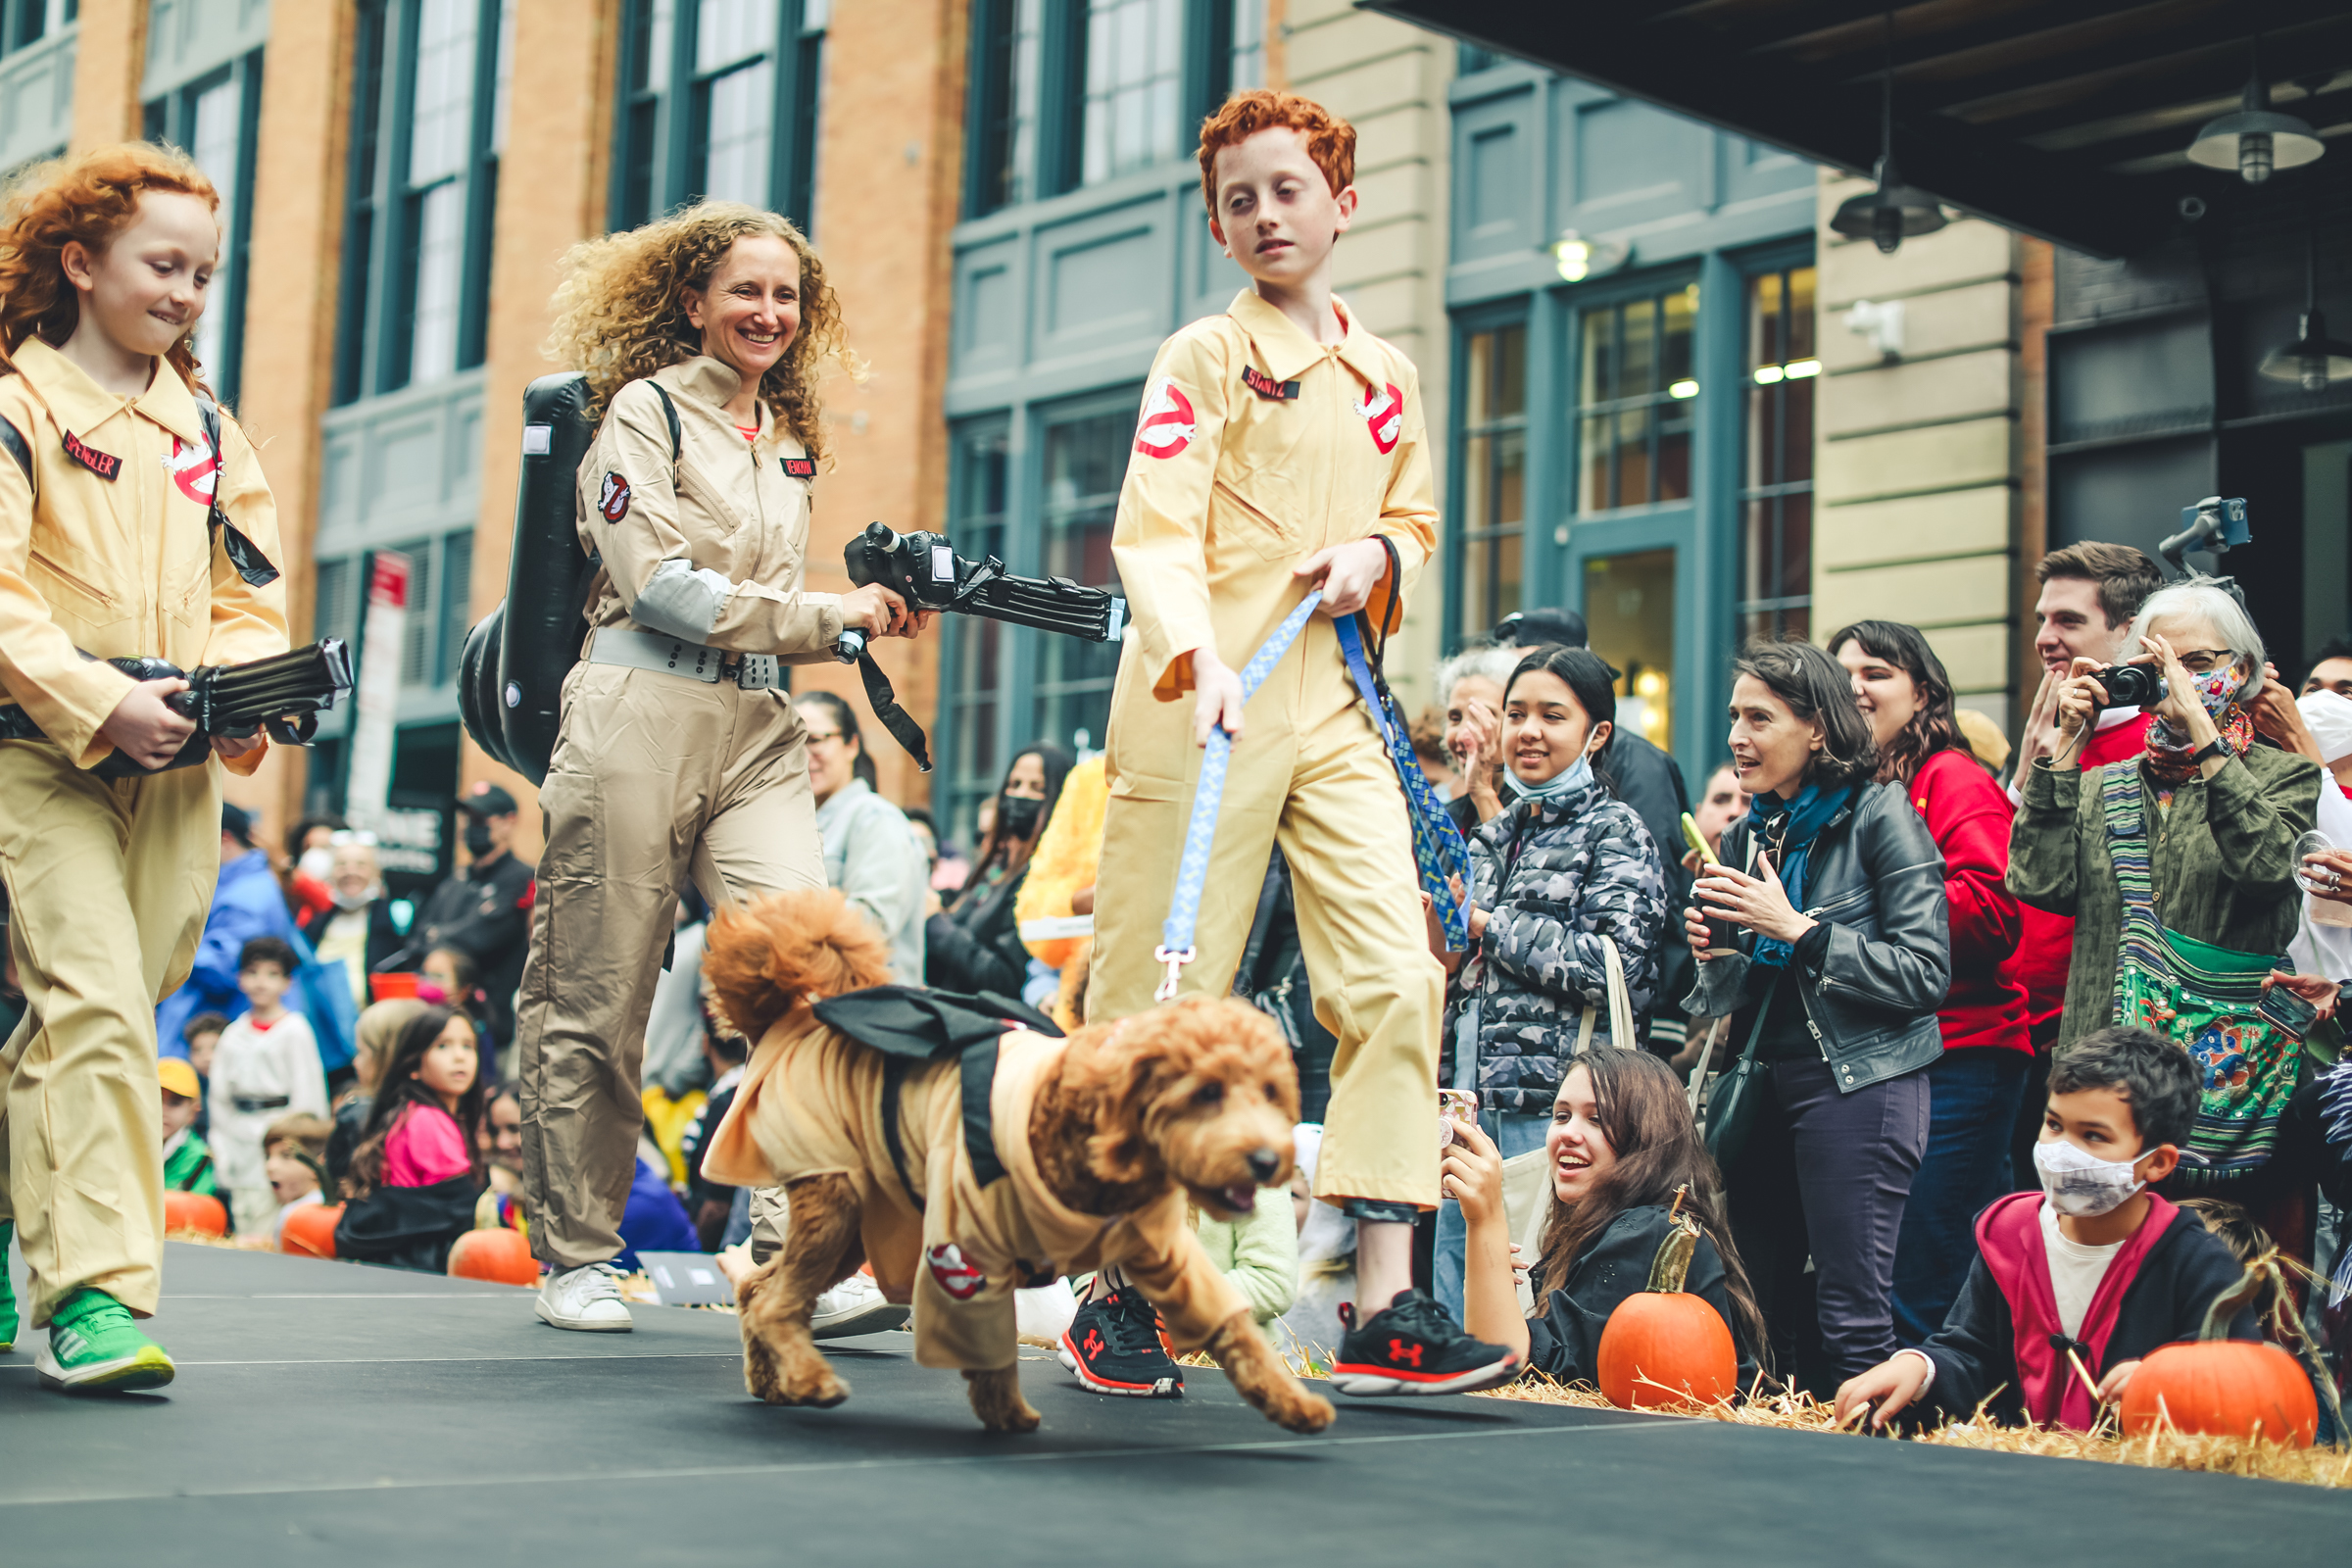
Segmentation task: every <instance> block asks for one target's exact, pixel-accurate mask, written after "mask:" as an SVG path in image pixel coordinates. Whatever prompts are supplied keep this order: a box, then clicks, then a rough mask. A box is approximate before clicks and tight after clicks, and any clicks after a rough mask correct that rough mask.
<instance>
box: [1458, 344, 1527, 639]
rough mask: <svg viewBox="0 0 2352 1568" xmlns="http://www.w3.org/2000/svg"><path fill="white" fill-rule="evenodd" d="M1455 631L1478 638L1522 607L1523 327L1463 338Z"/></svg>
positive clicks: (1524, 520)
mask: <svg viewBox="0 0 2352 1568" xmlns="http://www.w3.org/2000/svg"><path fill="white" fill-rule="evenodd" d="M1461 398H1462V414H1461V450H1460V454H1459V456H1458V458H1457V459H1456V461H1457V462H1458V463H1459V464H1460V473H1461V481H1460V482H1461V506H1460V512H1459V514H1458V515H1459V518H1460V525H1459V527H1458V528H1457V530H1456V537H1457V538H1458V539H1459V540H1460V544H1459V547H1458V548H1459V550H1460V552H1461V554H1460V558H1459V564H1458V565H1457V567H1456V570H1455V576H1454V582H1455V584H1456V591H1457V594H1458V598H1457V601H1456V607H1455V613H1456V621H1455V624H1456V625H1457V626H1458V628H1459V630H1460V634H1461V635H1462V636H1465V637H1469V636H1476V635H1479V634H1481V633H1483V632H1485V631H1486V630H1487V628H1488V627H1490V626H1493V625H1494V624H1495V622H1496V621H1498V620H1500V619H1501V618H1502V617H1503V616H1505V615H1507V614H1510V613H1512V612H1514V611H1516V610H1519V609H1521V608H1522V606H1523V596H1524V592H1525V582H1526V577H1525V573H1526V562H1527V323H1526V322H1524V321H1513V322H1509V323H1507V324H1504V325H1498V326H1491V327H1484V328H1481V329H1480V330H1478V331H1474V332H1471V333H1468V334H1467V335H1465V336H1464V338H1463V339H1462V376H1461Z"/></svg>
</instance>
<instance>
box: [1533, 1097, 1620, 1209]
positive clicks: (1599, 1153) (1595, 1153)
mask: <svg viewBox="0 0 2352 1568" xmlns="http://www.w3.org/2000/svg"><path fill="white" fill-rule="evenodd" d="M1544 1152H1545V1153H1546V1154H1549V1155H1550V1156H1551V1190H1552V1193H1553V1194H1554V1195H1555V1196H1556V1197H1557V1198H1558V1199H1559V1201H1561V1202H1563V1203H1575V1202H1579V1201H1582V1200H1584V1199H1585V1198H1586V1197H1587V1196H1589V1195H1590V1194H1591V1193H1592V1191H1593V1184H1594V1183H1596V1182H1598V1181H1599V1180H1600V1178H1601V1177H1603V1176H1605V1175H1607V1174H1608V1172H1609V1167H1611V1166H1612V1165H1615V1164H1616V1163H1617V1151H1616V1150H1615V1149H1613V1148H1611V1147H1610V1145H1609V1135H1608V1134H1607V1133H1604V1132H1602V1131H1601V1130H1600V1102H1599V1101H1598V1100H1596V1099H1594V1098H1593V1074H1592V1071H1591V1069H1589V1068H1585V1067H1571V1068H1569V1069H1568V1076H1567V1078H1565V1079H1564V1080H1562V1082H1561V1084H1560V1094H1559V1098H1558V1099H1557V1100H1555V1101H1553V1102H1552V1103H1551V1126H1550V1127H1549V1128H1547V1129H1545V1131H1544Z"/></svg>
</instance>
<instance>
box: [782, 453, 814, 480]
mask: <svg viewBox="0 0 2352 1568" xmlns="http://www.w3.org/2000/svg"><path fill="white" fill-rule="evenodd" d="M784 471H785V472H786V473H788V474H790V475H791V476H792V477H793V478H795V479H813V478H815V477H816V460H815V459H814V458H786V459H785V460H784Z"/></svg>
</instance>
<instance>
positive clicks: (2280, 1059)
mask: <svg viewBox="0 0 2352 1568" xmlns="http://www.w3.org/2000/svg"><path fill="white" fill-rule="evenodd" d="M2124 646H2125V647H2126V648H2136V649H2140V650H2142V652H2141V653H2139V654H2138V655H2137V656H2136V657H2134V658H2132V659H2131V660H2129V661H2127V662H2128V663H2131V664H2134V665H2140V666H2145V667H2147V668H2149V669H2152V670H2153V671H2155V672H2156V673H2157V674H2158V675H2160V676H2161V678H2162V685H2161V686H2160V687H2159V688H2157V689H2156V691H2155V694H2154V695H2153V696H2152V697H2150V698H2148V699H2147V700H2145V701H2143V702H2141V703H2140V704H2139V705H2138V706H2140V707H2141V708H2143V709H2145V710H2146V711H2148V712H2149V713H2151V714H2152V715H2154V721H2153V722H2152V723H2150V724H2149V726H2148V735H2147V751H2146V752H2145V753H2144V754H2143V755H2141V756H2139V757H2136V758H2133V759H2131V760H2128V761H2121V762H2110V763H2107V764H2106V765H2104V766H2102V767H2098V768H2094V769H2091V770H2090V771H2089V772H2087V773H2086V772H2084V771H2083V769H2082V762H2081V758H2082V745H2083V742H2084V740H2085V739H2086V738H2087V737H2088V735H2089V733H2090V731H2091V728H2092V725H2093V724H2094V722H2095V721H2096V719H2097V716H2098V713H2099V711H2101V710H2102V709H2105V708H2107V707H2109V706H2111V703H2110V695H2111V694H2110V690H2109V688H2110V686H2111V685H2113V684H2115V683H2116V682H2117V680H2118V676H2117V673H2116V672H2117V670H2118V669H2119V668H2120V666H2118V665H2113V664H2104V663H2100V662H2097V661H2095V660H2089V659H2078V660H2076V661H2075V662H2074V664H2073V666H2072V667H2071V669H2070V670H2069V672H2068V675H2067V678H2066V680H2065V682H2064V683H2063V685H2062V687H2061V688H2060V691H2059V696H2058V707H2059V731H2060V742H2061V744H2060V747H2059V750H2058V752H2057V755H2055V756H2053V757H2046V758H2041V759H2037V760H2035V761H2034V765H2033V767H2032V769H2031V771H2030V773H2029V775H2028V777H2027V779H2026V782H2025V807H2024V809H2022V810H2021V811H2020V812H2019V813H2018V817H2017V824H2016V827H2015V829H2014V832H2013V835H2012V837H2011V840H2010V849H2009V875H2008V885H2009V889H2010V891H2011V892H2013V893H2015V894H2016V895H2017V896H2018V898H2020V899H2021V900H2023V901H2025V902H2026V903H2028V904H2031V905H2033V906H2034V907H2037V908H2042V909H2047V910H2049V911H2051V912H2052V913H2055V914H2066V915H2072V916H2074V918H2075V921H2076V925H2075V947H2074V957H2073V961H2072V967H2071V968H2070V970H2069V972H2068V975H2067V987H2066V1012H2065V1016H2064V1021H2063V1022H2062V1024H2061V1025H2060V1028H2059V1033H2058V1042H2057V1043H2058V1045H2059V1046H2060V1047H2061V1048H2063V1047H2064V1046H2066V1045H2067V1044H2068V1043H2069V1042H2071V1041H2072V1040H2074V1039H2076V1038H2077V1037H2079V1036H2081V1035H2083V1034H2087V1033H2088V1032H2090V1031H2091V1030H2093V1029H2098V1028H2101V1027H2103V1026H2105V1025H2107V1024H2110V1023H2124V1024H2135V1025H2138V1026H2140V1027H2142V1028H2147V1029H2152V1030H2154V1031H2155V1032H2157V1033H2158V1034H2161V1035H2164V1036H2166V1037H2167V1038H2170V1039H2173V1040H2176V1041H2178V1042H2180V1045H2181V1046H2182V1047H2184V1048H2185V1049H2187V1050H2188V1051H2189V1052H2190V1054H2192V1055H2194V1056H2195V1057H2196V1058H2197V1061H2198V1063H2199V1066H2200V1067H2201V1068H2202V1070H2203V1074H2204V1079H2205V1093H2204V1096H2203V1099H2202V1101H2201V1103H2200V1104H2199V1110H2198V1118H2197V1126H2196V1131H2195V1134H2194V1135H2193V1137H2192V1138H2191V1141H2190V1150H2191V1152H2192V1153H2193V1154H2195V1155H2197V1156H2199V1159H2197V1160H2192V1161H2190V1162H2189V1163H2188V1164H2187V1165H2184V1166H2183V1171H2182V1175H2181V1176H2180V1177H2176V1178H2175V1181H2176V1182H2178V1183H2181V1184H2184V1185H2185V1186H2187V1187H2189V1188H2192V1189H2195V1190H2199V1191H2206V1192H2216V1191H2227V1192H2229V1193H2231V1194H2232V1195H2233V1196H2238V1197H2240V1198H2241V1199H2252V1200H2254V1201H2257V1202H2260V1201H2261V1200H2262V1199H2263V1197H2264V1196H2265V1195H2264V1194H2262V1193H2260V1192H2257V1191H2253V1190H2250V1189H2248V1188H2246V1187H2243V1186H2241V1185H2240V1184H2241V1182H2256V1181H2258V1180H2259V1178H2260V1177H2261V1174H2262V1172H2263V1169H2264V1167H2265V1165H2266V1164H2267V1163H2268V1162H2269V1160H2270V1156H2271V1154H2272V1152H2274V1150H2275V1149H2276V1148H2277V1141H2278V1118H2279V1115H2280V1113H2281V1112H2282V1111H2283V1110H2284V1109H2285V1106H2286V1103H2287V1101H2288V1099H2289V1098H2290V1097H2291V1096H2292V1094H2293V1093H2294V1088H2295V1080H2296V1073H2297V1069H2298V1066H2299V1063H2300V1059H2301V1054H2302V1035H2303V1031H2304V1029H2305V1028H2307V1027H2308V1026H2309V1024H2310V1022H2311V1020H2312V1018H2313V1016H2314V1014H2315V1010H2316V1009H2315V1006H2314V1005H2313V1004H2314V1003H2315V1002H2319V1001H2322V1000H2331V999H2332V996H2333V987H2332V986H2331V985H2329V984H2328V983H2327V981H2326V980H2325V979H2323V978H2322V977H2319V976H2292V975H2289V974H2283V973H2278V972H2277V971H2281V970H2285V969H2287V968H2288V966H2289V963H2290V960H2288V959H2287V958H2286V957H2285V954H2286V950H2287V944H2288V943H2289V942H2290V941H2291V940H2292V939H2293V938H2294V935H2295V928H2296V924H2297V920H2298V917H2299V916H2300V914H2301V912H2302V907H2303V889H2302V887H2301V885H2300V884H2299V882H2298V881H2297V878H2296V874H2295V873H2296V867H2297V858H2296V841H2297V839H2298V838H2299V837H2300V836H2301V835H2302V834H2303V833H2305V832H2307V831H2309V829H2310V828H2311V825H2312V819H2313V815H2314V812H2315V810H2316V808H2317V803H2318V799H2319V784H2320V770H2319V766H2318V764H2317V763H2315V762H2313V761H2312V760H2310V759H2309V758H2306V757H2300V756H2297V755H2295V754H2293V753H2291V752H2287V751H2281V750H2278V749H2276V748H2273V747H2268V746H2257V745H2255V744H2254V734H2255V731H2254V721H2253V715H2252V713H2251V711H2250V709H2251V706H2252V704H2253V703H2254V701H2255V699H2256V698H2257V696H2258V695H2259V694H2260V693H2261V691H2262V689H2263V688H2262V683H2263V647H2262V638H2261V636H2260V634H2259V633H2257V632H2256V631H2255V629H2254V623H2253V621H2252V620H2251V619H2250V618H2248V616H2247V614H2246V612H2245V609H2244V607H2243V606H2241V605H2240V604H2239V603H2238V602H2237V600H2236V599H2235V598H2234V597H2233V596H2232V595H2231V594H2230V593H2229V591H2228V590H2226V589H2224V588H2223V587H2222V586H2221V585H2220V584H2218V583H2215V582H2213V581H2211V580H2209V579H2203V578H2198V579H2192V580H2191V581H2188V582H2184V583H2177V584H2174V585H2172V586H2170V587H2167V588H2163V589H2160V590H2158V591H2157V592H2156V593H2154V594H2152V595H2150V596H2149V598H2148V600H2147V602H2146V603H2145V604H2144V605H2142V606H2141V607H2140V612H2139V615H2138V617H2137V618H2136V619H2135V620H2134V621H2133V622H2132V625H2131V633H2130V635H2129V638H2128V640H2127V641H2126V643H2125V644H2124ZM2322 993H2325V998H2323V996H2322ZM2307 997H2308V998H2309V999H2310V1000H2306V998H2307ZM2040 1147H2041V1148H2044V1149H2049V1148H2054V1147H2058V1146H2052V1145H2048V1144H2044V1145H2042V1146H2040ZM2200 1161H2201V1162H2200Z"/></svg>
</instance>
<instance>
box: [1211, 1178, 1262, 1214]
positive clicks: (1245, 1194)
mask: <svg viewBox="0 0 2352 1568" xmlns="http://www.w3.org/2000/svg"><path fill="white" fill-rule="evenodd" d="M1217 1201H1218V1202H1220V1203H1222V1204H1223V1205H1224V1206H1225V1207H1226V1208H1228V1209H1230V1210H1232V1211H1233V1212H1234V1213H1236V1214H1247V1213H1249V1212H1250V1211H1251V1210H1252V1209H1254V1208H1256V1207H1257V1189H1256V1188H1254V1187H1252V1186H1250V1184H1249V1183H1248V1182H1239V1183H1236V1184H1235V1185H1233V1186H1231V1187H1220V1188H1218V1189H1217Z"/></svg>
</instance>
